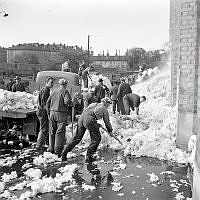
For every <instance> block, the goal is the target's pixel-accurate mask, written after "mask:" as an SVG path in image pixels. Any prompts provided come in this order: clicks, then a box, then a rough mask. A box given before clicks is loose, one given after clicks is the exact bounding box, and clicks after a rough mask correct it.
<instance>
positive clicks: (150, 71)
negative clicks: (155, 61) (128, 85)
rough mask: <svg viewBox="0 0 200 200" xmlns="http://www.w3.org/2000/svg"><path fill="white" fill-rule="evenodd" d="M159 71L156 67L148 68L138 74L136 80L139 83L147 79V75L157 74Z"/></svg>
mask: <svg viewBox="0 0 200 200" xmlns="http://www.w3.org/2000/svg"><path fill="white" fill-rule="evenodd" d="M159 73H160V70H159V69H158V67H154V68H149V69H147V70H144V71H143V72H141V73H139V74H138V77H137V79H136V82H138V83H141V82H142V81H144V80H147V79H149V77H151V76H153V75H156V74H159Z"/></svg>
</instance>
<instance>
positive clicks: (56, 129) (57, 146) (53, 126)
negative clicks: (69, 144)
mask: <svg viewBox="0 0 200 200" xmlns="http://www.w3.org/2000/svg"><path fill="white" fill-rule="evenodd" d="M66 125H67V113H65V112H54V111H51V112H50V120H49V129H50V134H49V150H50V151H51V152H55V153H56V154H57V155H59V156H60V155H61V153H62V150H63V147H64V143H65V132H66Z"/></svg>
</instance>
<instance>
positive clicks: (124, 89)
mask: <svg viewBox="0 0 200 200" xmlns="http://www.w3.org/2000/svg"><path fill="white" fill-rule="evenodd" d="M129 93H132V90H131V87H130V85H129V84H128V83H126V82H125V79H124V78H121V83H120V85H119V88H118V92H117V99H118V105H119V108H120V112H121V114H122V115H125V109H124V104H123V97H124V96H125V95H126V94H129Z"/></svg>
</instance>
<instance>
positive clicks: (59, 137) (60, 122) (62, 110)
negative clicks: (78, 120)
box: [46, 79, 72, 157]
mask: <svg viewBox="0 0 200 200" xmlns="http://www.w3.org/2000/svg"><path fill="white" fill-rule="evenodd" d="M67 83H68V81H67V80H65V79H60V80H59V85H60V86H59V87H58V88H57V89H55V90H54V91H53V92H52V94H51V95H50V96H49V98H48V100H47V103H46V107H47V114H48V116H49V129H50V134H49V148H48V151H50V152H52V153H54V152H55V153H56V154H57V155H58V156H59V157H60V156H61V152H62V150H63V146H64V141H65V131H66V125H67V115H69V114H70V113H69V111H68V107H69V106H70V105H71V104H72V101H71V96H70V94H69V92H68V90H67Z"/></svg>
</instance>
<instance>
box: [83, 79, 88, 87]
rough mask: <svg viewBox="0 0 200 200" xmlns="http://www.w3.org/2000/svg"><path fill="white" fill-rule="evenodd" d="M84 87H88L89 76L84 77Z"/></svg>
mask: <svg viewBox="0 0 200 200" xmlns="http://www.w3.org/2000/svg"><path fill="white" fill-rule="evenodd" d="M83 84H84V88H88V78H84V79H83Z"/></svg>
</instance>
